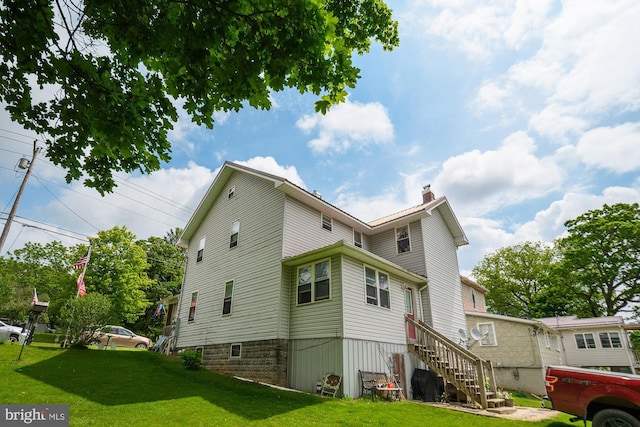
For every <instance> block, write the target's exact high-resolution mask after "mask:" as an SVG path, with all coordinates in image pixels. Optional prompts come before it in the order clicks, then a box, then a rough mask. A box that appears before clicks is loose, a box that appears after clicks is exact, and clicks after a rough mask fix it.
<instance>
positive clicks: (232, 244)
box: [229, 219, 240, 249]
mask: <svg viewBox="0 0 640 427" xmlns="http://www.w3.org/2000/svg"><path fill="white" fill-rule="evenodd" d="M234 237H235V240H234ZM239 242H240V220H239V219H237V220H235V221H233V224H231V236H230V237H229V249H233V248H237V247H238V243H239Z"/></svg>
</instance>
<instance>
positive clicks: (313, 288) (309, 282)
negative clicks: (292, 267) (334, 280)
mask: <svg viewBox="0 0 640 427" xmlns="http://www.w3.org/2000/svg"><path fill="white" fill-rule="evenodd" d="M324 263H327V274H326V275H322V276H318V274H319V272H318V269H317V267H318V266H319V265H320V264H324ZM303 269H308V272H307V271H305V273H308V274H309V276H308V277H307V276H305V277H302V276H301V270H303ZM325 281H326V282H327V286H328V287H329V294H328V295H327V296H326V297H325V296H324V295H321V296H320V297H319V296H318V288H319V285H320V284H321V283H324V282H325ZM303 286H304V287H305V288H306V287H307V286H309V288H310V290H309V291H308V292H309V293H310V300H309V301H305V302H300V288H301V287H303ZM304 292H305V294H306V293H307V291H306V290H305V291H304ZM330 299H331V259H330V258H325V259H321V260H318V261H314V262H312V263H309V264H305V265H301V266H298V267H297V268H296V305H307V304H313V303H315V302H321V301H328V300H330Z"/></svg>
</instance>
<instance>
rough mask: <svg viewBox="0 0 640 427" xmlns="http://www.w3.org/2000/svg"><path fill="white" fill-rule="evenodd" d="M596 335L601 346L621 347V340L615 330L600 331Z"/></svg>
mask: <svg viewBox="0 0 640 427" xmlns="http://www.w3.org/2000/svg"><path fill="white" fill-rule="evenodd" d="M598 335H599V336H600V345H601V346H602V348H622V341H620V335H619V334H618V333H617V332H600V333H599V334H598Z"/></svg>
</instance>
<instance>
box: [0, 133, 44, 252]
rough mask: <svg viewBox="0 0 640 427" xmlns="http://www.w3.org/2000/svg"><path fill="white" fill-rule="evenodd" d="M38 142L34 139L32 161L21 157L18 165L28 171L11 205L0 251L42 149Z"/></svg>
mask: <svg viewBox="0 0 640 427" xmlns="http://www.w3.org/2000/svg"><path fill="white" fill-rule="evenodd" d="M36 142H37V141H33V157H31V161H28V160H27V159H25V158H24V157H23V158H21V159H20V163H19V164H18V167H19V168H20V169H25V168H26V169H27V173H25V174H24V178H23V179H22V184H20V190H18V194H17V195H16V199H15V200H14V201H13V206H12V207H11V212H9V216H8V217H7V222H5V223H4V229H2V236H0V252H2V247H3V246H4V242H5V241H6V240H7V236H8V235H9V229H10V228H11V222H13V217H14V216H15V215H16V210H18V203H20V197H22V192H23V191H24V187H26V186H27V180H28V179H29V175H31V170H32V169H33V163H34V162H35V161H36V156H37V155H38V153H39V152H40V150H41V148H40V147H36ZM25 163H28V166H27V165H25Z"/></svg>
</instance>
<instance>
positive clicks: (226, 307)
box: [222, 280, 233, 314]
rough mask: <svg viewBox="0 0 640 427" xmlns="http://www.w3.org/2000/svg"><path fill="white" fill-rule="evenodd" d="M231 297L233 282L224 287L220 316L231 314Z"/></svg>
mask: <svg viewBox="0 0 640 427" xmlns="http://www.w3.org/2000/svg"><path fill="white" fill-rule="evenodd" d="M232 297H233V280H230V281H228V282H227V283H225V285H224V302H223V303H222V314H230V313H231V299H232Z"/></svg>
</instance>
